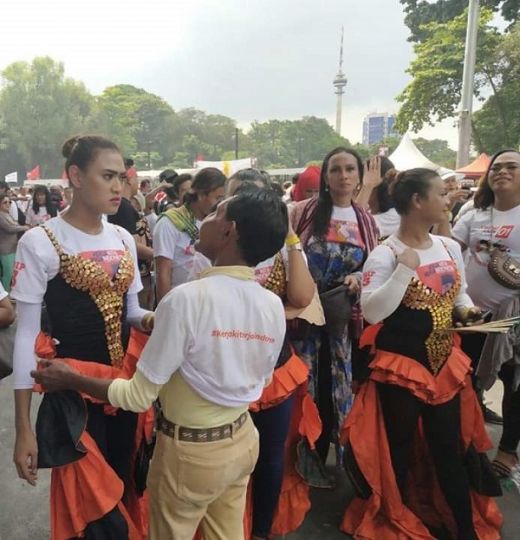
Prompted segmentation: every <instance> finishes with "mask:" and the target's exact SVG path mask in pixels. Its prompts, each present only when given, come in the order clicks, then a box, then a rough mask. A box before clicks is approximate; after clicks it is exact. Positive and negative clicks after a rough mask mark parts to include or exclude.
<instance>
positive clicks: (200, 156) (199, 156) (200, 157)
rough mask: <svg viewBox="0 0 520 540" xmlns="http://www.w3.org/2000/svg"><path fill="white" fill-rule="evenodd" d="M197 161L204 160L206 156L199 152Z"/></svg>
mask: <svg viewBox="0 0 520 540" xmlns="http://www.w3.org/2000/svg"><path fill="white" fill-rule="evenodd" d="M195 161H204V156H203V155H202V154H197V156H196V157H195Z"/></svg>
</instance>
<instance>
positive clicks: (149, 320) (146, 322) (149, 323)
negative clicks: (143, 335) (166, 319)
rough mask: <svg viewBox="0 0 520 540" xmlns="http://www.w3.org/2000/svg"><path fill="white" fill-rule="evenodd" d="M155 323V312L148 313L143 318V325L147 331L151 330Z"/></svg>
mask: <svg viewBox="0 0 520 540" xmlns="http://www.w3.org/2000/svg"><path fill="white" fill-rule="evenodd" d="M154 323H155V313H153V312H152V313H147V314H146V315H145V316H144V317H143V318H142V320H141V327H142V328H143V330H144V331H145V332H151V331H152V330H153V326H154Z"/></svg>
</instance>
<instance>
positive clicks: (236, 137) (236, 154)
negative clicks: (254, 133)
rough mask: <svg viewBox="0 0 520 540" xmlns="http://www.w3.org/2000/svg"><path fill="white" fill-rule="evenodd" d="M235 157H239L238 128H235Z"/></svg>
mask: <svg viewBox="0 0 520 540" xmlns="http://www.w3.org/2000/svg"><path fill="white" fill-rule="evenodd" d="M235 159H238V128H235Z"/></svg>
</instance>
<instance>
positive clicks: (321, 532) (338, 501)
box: [0, 380, 520, 540]
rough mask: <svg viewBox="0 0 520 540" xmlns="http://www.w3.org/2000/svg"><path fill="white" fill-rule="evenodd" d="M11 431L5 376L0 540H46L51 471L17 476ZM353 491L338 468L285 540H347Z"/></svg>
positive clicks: (508, 527) (511, 505) (518, 527)
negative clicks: (343, 529) (32, 478)
mask: <svg viewBox="0 0 520 540" xmlns="http://www.w3.org/2000/svg"><path fill="white" fill-rule="evenodd" d="M488 399H491V400H492V402H491V406H492V407H493V408H495V409H496V408H497V405H498V403H499V400H500V396H499V391H498V388H497V389H493V390H492V392H491V393H490V395H489V396H488ZM36 401H37V400H36ZM35 405H36V404H35ZM488 427H489V431H490V434H491V435H492V437H493V439H494V441H495V442H496V441H497V438H498V437H499V435H500V428H498V429H497V428H496V427H495V426H488ZM13 434H14V426H13V404H12V392H11V388H10V381H9V380H6V381H4V382H3V383H2V384H0V471H1V475H0V540H29V539H30V540H44V539H47V538H49V530H48V522H49V518H48V488H49V475H48V473H47V472H46V471H40V478H39V482H38V486H37V487H36V488H32V487H31V486H29V485H27V484H26V483H24V482H22V481H21V480H19V479H18V478H17V476H16V472H15V469H14V466H13V465H12V461H11V455H12V446H13ZM505 487H506V488H507V487H509V490H507V491H506V492H505V495H504V497H502V498H501V499H500V500H499V505H500V507H501V509H502V511H503V513H504V516H505V524H504V528H503V531H502V539H503V540H518V539H520V512H519V508H520V494H519V493H518V491H517V490H516V488H513V487H511V486H505ZM351 496H352V489H351V487H350V485H349V483H348V481H347V479H346V477H345V475H344V474H342V473H340V485H339V487H338V488H337V489H336V490H335V491H330V492H327V491H315V492H314V493H313V508H312V511H311V512H310V513H309V515H308V516H307V519H306V520H305V523H304V524H303V525H302V527H301V528H300V530H299V531H298V532H296V533H293V534H289V535H287V536H286V537H285V539H286V540H318V539H319V540H334V539H338V540H340V539H346V538H347V536H346V535H344V534H342V533H340V532H339V530H338V524H339V522H340V521H341V516H342V514H343V511H344V508H345V506H346V504H347V502H348V501H349V499H350V497H351ZM229 540H234V539H229ZM277 540H280V539H277Z"/></svg>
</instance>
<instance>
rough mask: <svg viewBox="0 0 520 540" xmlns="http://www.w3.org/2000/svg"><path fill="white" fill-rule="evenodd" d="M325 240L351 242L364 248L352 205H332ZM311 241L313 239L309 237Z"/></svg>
mask: <svg viewBox="0 0 520 540" xmlns="http://www.w3.org/2000/svg"><path fill="white" fill-rule="evenodd" d="M325 240H326V241H327V242H333V243H337V244H353V245H354V246H358V247H360V248H363V249H364V247H365V243H364V242H363V239H362V237H361V232H360V229H359V224H358V220H357V216H356V212H355V210H354V208H353V207H352V206H348V207H346V208H343V207H340V206H333V208H332V215H331V219H330V226H329V230H328V232H327V234H326V235H325ZM312 241H313V239H311V242H312Z"/></svg>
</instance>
